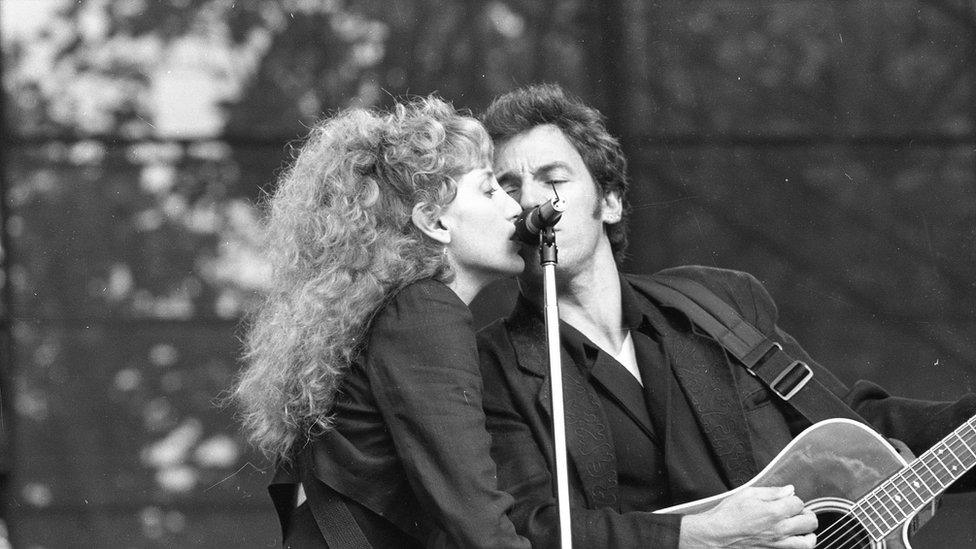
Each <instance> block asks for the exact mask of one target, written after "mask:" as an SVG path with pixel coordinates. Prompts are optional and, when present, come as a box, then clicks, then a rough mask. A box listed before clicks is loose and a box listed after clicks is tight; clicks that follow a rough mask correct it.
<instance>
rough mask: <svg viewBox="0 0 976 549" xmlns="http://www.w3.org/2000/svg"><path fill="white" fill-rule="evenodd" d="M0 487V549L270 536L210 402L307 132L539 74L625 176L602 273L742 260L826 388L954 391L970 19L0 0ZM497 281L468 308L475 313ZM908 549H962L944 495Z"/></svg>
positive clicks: (932, 8)
mask: <svg viewBox="0 0 976 549" xmlns="http://www.w3.org/2000/svg"><path fill="white" fill-rule="evenodd" d="M0 36H2V42H0V44H2V54H3V55H2V78H3V96H2V101H3V109H2V116H3V119H2V129H3V131H2V150H0V155H2V156H0V158H2V171H0V184H2V190H3V202H2V207H0V217H2V222H3V225H2V227H3V230H2V231H0V236H2V240H0V243H2V249H3V255H2V275H3V276H2V282H3V292H2V308H0V313H2V316H0V320H2V322H0V336H2V337H0V359H2V360H0V367H2V376H0V392H2V397H3V398H2V401H0V403H2V404H0V408H2V409H0V430H2V433H0V434H2V437H3V438H2V439H0V469H2V471H0V473H2V474H3V476H2V483H0V496H2V510H3V515H4V517H5V518H6V524H7V527H8V529H9V537H10V540H11V541H12V543H13V544H14V546H15V547H31V548H33V547H36V548H41V547H52V548H53V547H268V546H273V545H274V543H275V541H276V539H277V532H278V530H277V523H276V521H275V519H274V516H273V512H272V508H271V506H270V503H269V501H268V499H267V497H266V493H265V490H264V485H265V483H266V481H267V480H268V463H266V462H265V461H264V460H263V459H262V458H261V457H259V456H257V455H255V454H254V453H253V452H252V451H251V450H250V449H249V448H248V447H247V446H246V444H245V443H244V442H243V441H242V438H241V436H240V433H239V431H238V428H237V426H236V425H235V423H234V420H233V416H232V410H228V409H225V408H221V407H219V406H216V405H215V404H216V403H217V402H218V401H219V399H220V398H221V396H222V394H223V392H224V391H225V390H226V389H227V388H228V386H229V385H230V384H231V382H232V379H233V377H234V375H235V373H236V371H237V370H238V368H239V366H240V364H239V362H238V355H239V352H240V344H239V337H240V334H241V329H242V328H241V327H240V324H239V322H240V319H241V317H242V314H243V313H244V312H245V311H246V310H247V309H248V307H249V306H252V305H253V304H254V303H255V301H256V298H257V296H258V295H259V294H260V291H261V288H262V285H263V284H264V283H265V280H266V276H265V275H266V269H265V266H264V264H263V262H262V258H261V257H260V256H259V255H258V254H257V253H256V252H255V247H254V244H255V242H256V240H257V235H258V234H259V226H258V212H257V209H256V204H258V203H259V201H260V200H261V197H262V194H263V193H264V192H266V191H267V190H268V189H269V188H270V187H271V185H272V184H273V181H274V179H275V177H276V174H277V173H278V172H279V171H280V170H281V168H282V166H283V165H284V164H285V163H286V162H287V159H288V158H289V155H290V152H289V147H288V144H289V143H293V142H294V141H295V140H297V139H299V138H301V137H302V136H303V135H304V133H305V131H306V130H307V127H308V125H309V124H311V123H312V122H313V121H314V120H316V119H317V118H319V117H320V116H321V115H322V114H323V113H328V112H330V111H333V110H335V109H337V108H341V107H345V106H349V105H377V106H385V105H389V104H390V103H391V102H392V101H393V98H395V97H402V96H404V95H405V94H428V93H430V92H437V93H439V94H441V95H442V96H444V97H446V98H448V99H450V100H453V101H454V103H455V104H456V105H457V106H459V107H466V108H470V109H473V110H475V111H477V110H480V109H482V108H483V107H484V106H485V105H486V104H487V102H488V101H489V100H490V99H491V97H493V96H494V95H496V94H499V93H502V92H504V91H506V90H509V89H512V88H513V87H516V86H519V85H523V84H528V83H532V82H541V81H549V82H558V83H560V84H562V85H563V86H564V87H566V88H568V89H569V90H571V91H572V92H574V93H576V94H578V95H580V96H582V97H583V98H584V99H585V100H587V101H588V102H590V103H591V104H593V105H595V106H597V107H599V108H600V109H601V110H602V111H603V112H604V113H605V114H606V115H607V116H608V118H609V123H610V126H611V128H612V130H613V131H614V133H616V134H617V135H619V136H620V137H621V139H622V141H623V143H624V146H625V149H626V151H627V153H628V155H629V158H630V161H631V173H632V177H633V181H634V190H633V195H632V201H633V204H634V217H633V221H632V224H631V227H632V229H631V230H632V234H631V240H632V245H631V256H630V258H629V260H628V261H627V265H626V267H627V269H628V270H632V271H653V270H657V269H659V268H663V267H667V266H672V265H677V264H682V263H700V264H708V265H717V266H723V267H730V268H736V269H742V270H746V271H749V272H751V273H753V274H755V275H756V276H757V277H759V278H760V279H761V280H762V281H763V282H765V284H766V285H767V287H768V289H769V290H770V292H771V293H772V294H773V296H774V297H775V298H776V300H777V302H778V303H779V306H780V310H781V316H782V324H783V326H785V327H786V328H787V329H788V330H790V331H791V332H793V333H794V335H796V336H798V338H799V339H800V341H802V342H804V343H805V346H806V347H807V349H808V350H809V351H810V352H811V353H812V354H813V355H814V356H816V357H818V358H819V359H820V361H821V362H822V363H824V364H826V365H828V366H831V367H833V368H834V369H835V371H836V372H837V373H838V374H839V375H840V377H842V378H843V379H845V380H846V381H852V380H854V379H856V378H860V377H865V378H869V379H874V380H876V381H878V382H880V383H883V384H884V385H885V386H887V387H889V388H890V389H892V390H893V391H896V392H898V393H901V394H903V395H907V396H914V397H919V398H953V397H956V396H958V395H961V394H962V393H964V392H966V391H972V390H973V389H974V384H976V368H974V364H976V337H974V328H976V317H974V305H976V287H974V286H976V89H974V85H976V62H974V61H976V60H974V56H976V6H974V4H973V3H972V2H970V1H968V0H837V1H828V0H820V1H816V0H779V1H776V0H656V1H652V0H602V1H600V2H586V1H583V0H567V1H555V0H482V1H475V0H471V1H462V0H401V1H395V2H390V1H387V0H346V1H342V0H333V1H328V0H281V1H259V0H238V1H230V0H127V1H112V2H110V1H107V0H102V1H98V0H82V1H78V2H75V1H68V0H2V1H0ZM511 296H512V292H511V286H510V284H509V285H504V284H503V285H501V286H500V287H497V288H495V289H494V290H493V291H492V294H491V298H490V299H488V298H482V299H479V300H478V302H476V307H477V315H478V319H479V321H480V322H486V321H487V320H490V319H491V318H494V317H496V316H498V315H500V314H503V313H504V312H505V310H506V308H507V306H508V303H509V302H510V299H511ZM946 501H947V502H946V504H945V506H944V509H943V511H942V513H940V514H939V515H938V516H937V518H936V519H934V521H933V523H931V524H930V526H928V527H927V528H926V529H924V530H923V531H922V532H921V533H920V535H919V537H918V538H916V542H915V546H916V547H917V548H926V547H928V548H937V547H969V546H973V545H974V543H976V524H974V521H973V520H972V517H973V514H974V511H976V503H974V502H976V500H974V499H973V498H972V497H969V496H950V497H948V498H947V500H946Z"/></svg>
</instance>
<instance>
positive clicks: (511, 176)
mask: <svg viewBox="0 0 976 549" xmlns="http://www.w3.org/2000/svg"><path fill="white" fill-rule="evenodd" d="M495 179H497V180H498V183H499V184H502V183H511V182H514V181H521V180H522V176H521V175H520V174H519V172H517V171H515V170H508V171H506V172H503V173H500V174H495Z"/></svg>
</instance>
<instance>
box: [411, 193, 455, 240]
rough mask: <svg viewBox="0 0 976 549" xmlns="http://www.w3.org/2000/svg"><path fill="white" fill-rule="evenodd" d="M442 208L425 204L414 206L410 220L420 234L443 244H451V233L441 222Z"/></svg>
mask: <svg viewBox="0 0 976 549" xmlns="http://www.w3.org/2000/svg"><path fill="white" fill-rule="evenodd" d="M440 214H441V208H438V207H437V206H432V205H430V204H427V203H425V202H421V203H419V204H416V205H414V207H413V212H411V214H410V220H411V221H412V222H413V224H414V226H415V227H417V228H418V229H420V232H422V233H424V234H425V235H427V236H429V237H431V238H433V239H434V240H436V241H437V242H440V243H441V244H449V243H450V242H451V231H450V230H449V229H448V228H447V227H445V226H444V224H443V223H442V222H441V215H440Z"/></svg>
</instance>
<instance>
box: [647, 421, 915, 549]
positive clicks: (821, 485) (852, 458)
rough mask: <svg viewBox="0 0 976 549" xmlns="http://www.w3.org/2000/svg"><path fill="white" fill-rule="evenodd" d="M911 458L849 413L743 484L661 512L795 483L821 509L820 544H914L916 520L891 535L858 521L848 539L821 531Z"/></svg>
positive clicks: (850, 547) (695, 508)
mask: <svg viewBox="0 0 976 549" xmlns="http://www.w3.org/2000/svg"><path fill="white" fill-rule="evenodd" d="M905 466H906V461H905V460H904V459H903V458H902V457H901V456H900V455H899V454H898V452H897V451H895V449H894V448H893V447H892V446H891V445H890V444H889V443H888V441H886V440H885V439H884V438H882V437H881V436H880V435H878V434H877V433H876V432H875V431H873V430H871V429H869V428H868V427H866V426H864V425H862V424H860V423H857V422H855V421H850V420H847V419H830V420H826V421H822V422H819V423H817V424H815V425H813V426H812V427H810V428H809V429H807V430H806V431H804V432H803V433H801V434H800V435H799V436H797V437H796V438H795V439H793V441H791V442H790V444H789V445H787V446H786V448H784V449H783V450H782V451H781V452H780V453H779V455H777V456H776V458H775V459H773V461H772V462H771V463H770V464H769V465H768V466H767V467H766V468H765V469H764V470H763V471H762V472H761V473H759V475H757V476H756V477H755V478H753V479H752V480H751V481H749V482H748V483H746V484H745V485H743V486H742V487H740V488H736V489H735V490H732V491H731V492H726V493H724V494H718V495H716V496H713V497H710V498H706V499H702V500H698V501H693V502H690V503H685V504H682V505H677V506H674V507H669V508H667V509H661V510H659V511H657V512H659V513H680V514H694V513H700V512H703V511H706V510H708V509H711V508H712V507H714V506H716V505H718V504H719V503H720V502H721V501H723V500H724V499H726V498H727V497H729V496H730V495H732V494H734V493H736V492H737V491H739V490H741V489H742V488H745V487H747V486H784V485H787V484H792V485H793V486H794V487H795V488H796V495H797V496H798V497H799V498H800V499H801V500H803V501H804V503H805V507H806V508H807V509H809V510H811V511H813V512H814V513H816V514H817V518H818V520H819V521H820V526H819V527H818V529H817V532H818V537H817V547H824V548H827V547H844V548H845V549H855V548H858V549H861V548H869V549H881V548H884V549H910V547H911V546H910V545H909V544H908V535H909V533H910V532H914V529H912V528H910V526H911V523H912V522H914V521H913V520H907V521H905V523H904V524H902V525H900V526H899V527H897V528H895V530H894V531H893V532H892V533H890V534H889V535H888V536H887V537H886V538H885V539H883V540H880V541H871V540H870V538H869V537H868V536H867V534H866V533H865V531H864V529H863V528H862V527H860V525H858V524H854V528H848V529H844V532H845V534H847V533H849V534H850V537H849V539H848V540H847V541H841V540H838V539H837V538H836V535H834V537H833V538H832V539H830V540H827V541H825V542H824V545H821V537H820V535H819V532H820V531H821V530H823V529H824V528H826V527H827V526H829V525H830V524H831V523H833V522H834V521H836V520H837V519H839V518H841V517H842V516H843V515H844V514H845V513H847V511H848V510H849V509H850V508H851V506H852V505H854V503H855V502H857V501H858V500H859V499H860V498H861V497H862V496H864V495H865V494H867V493H868V492H870V491H871V490H872V489H873V488H875V487H876V486H877V485H878V484H880V483H881V482H882V481H884V480H885V479H887V478H888V477H890V476H891V475H893V474H894V473H896V472H898V471H900V470H902V469H903V468H904V467H905Z"/></svg>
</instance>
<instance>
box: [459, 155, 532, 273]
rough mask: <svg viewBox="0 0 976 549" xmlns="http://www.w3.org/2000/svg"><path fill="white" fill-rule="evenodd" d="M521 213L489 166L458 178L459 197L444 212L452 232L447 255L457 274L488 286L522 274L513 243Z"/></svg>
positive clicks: (520, 262)
mask: <svg viewBox="0 0 976 549" xmlns="http://www.w3.org/2000/svg"><path fill="white" fill-rule="evenodd" d="M520 213H522V209H521V208H520V207H519V205H518V202H516V201H515V200H514V199H512V197H510V196H508V194H506V193H505V191H504V190H502V188H501V187H499V186H498V181H497V180H496V179H495V174H494V173H492V171H491V168H490V167H488V166H486V167H482V168H477V169H474V170H471V171H470V172H468V173H466V174H464V175H463V176H461V177H460V178H458V182H457V195H456V196H455V197H454V200H453V201H451V203H450V204H448V205H447V206H446V207H444V209H443V210H442V211H441V215H440V222H441V223H442V224H443V225H444V226H445V227H446V228H447V229H448V230H449V231H450V235H451V238H450V241H449V242H448V243H447V255H448V258H449V260H450V262H451V265H452V267H453V268H454V270H455V275H456V276H459V277H466V278H470V279H472V280H473V281H475V282H481V283H485V284H487V283H488V282H491V281H493V280H495V279H498V278H502V277H505V276H512V275H516V274H518V273H521V272H522V269H523V267H525V263H524V262H523V260H522V258H521V257H520V256H519V255H518V251H519V245H518V244H517V243H516V242H514V241H512V240H511V237H512V235H513V234H514V233H515V225H514V222H515V219H516V218H517V217H518V215H519V214H520Z"/></svg>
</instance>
